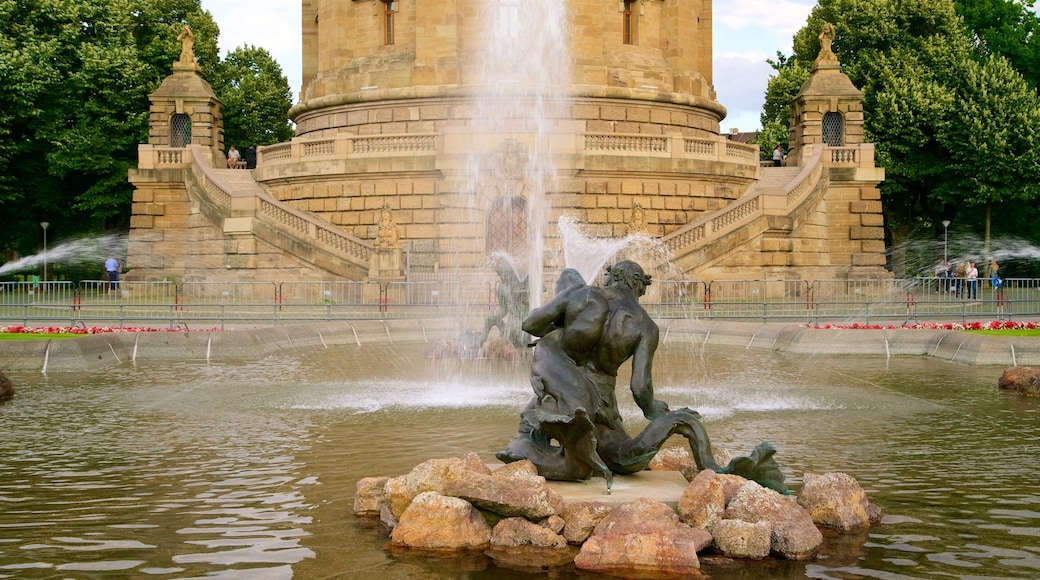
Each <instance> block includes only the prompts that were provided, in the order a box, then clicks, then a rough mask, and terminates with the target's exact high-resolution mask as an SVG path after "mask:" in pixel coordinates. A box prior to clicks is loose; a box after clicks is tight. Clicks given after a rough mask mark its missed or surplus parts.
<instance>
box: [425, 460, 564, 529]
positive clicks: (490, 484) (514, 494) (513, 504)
mask: <svg viewBox="0 0 1040 580" xmlns="http://www.w3.org/2000/svg"><path fill="white" fill-rule="evenodd" d="M464 475H465V476H464V477H457V478H452V479H449V480H447V481H446V482H445V486H444V492H443V493H444V494H445V495H450V496H454V497H459V498H462V499H464V500H466V501H468V502H470V503H472V504H473V505H475V506H477V507H479V508H481V509H485V510H487V511H490V512H492V513H495V514H498V515H502V516H506V517H514V516H519V517H522V518H527V519H529V520H531V521H538V520H542V519H545V518H547V517H549V516H552V515H555V514H558V513H560V512H561V511H563V496H561V495H560V494H559V493H557V492H555V491H553V490H552V489H549V485H548V484H547V483H546V482H545V478H544V477H542V476H540V475H538V468H537V467H535V466H534V464H533V463H531V462H530V461H528V460H526V459H525V460H523V461H516V462H513V463H509V464H506V465H505V466H503V467H500V468H498V469H496V470H495V471H494V473H491V474H490V475H485V474H483V473H477V472H473V471H469V472H466V473H465V474H464Z"/></svg>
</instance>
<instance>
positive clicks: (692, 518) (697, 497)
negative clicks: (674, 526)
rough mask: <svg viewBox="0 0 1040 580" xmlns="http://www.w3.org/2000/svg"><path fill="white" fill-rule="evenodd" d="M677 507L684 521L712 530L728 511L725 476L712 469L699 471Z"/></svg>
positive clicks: (693, 525)
mask: <svg viewBox="0 0 1040 580" xmlns="http://www.w3.org/2000/svg"><path fill="white" fill-rule="evenodd" d="M676 509H677V510H678V512H679V519H680V520H681V521H682V522H683V523H685V524H687V525H689V526H692V527H694V528H699V529H701V530H706V531H708V532H712V530H713V529H714V528H715V525H716V524H718V523H719V522H720V521H721V520H722V515H723V514H724V513H725V512H726V495H725V492H724V480H723V478H722V477H721V476H720V475H719V474H717V473H715V472H714V471H712V470H710V469H705V470H704V471H702V472H700V473H698V474H697V476H696V477H694V478H693V481H691V482H690V485H688V486H686V489H685V490H684V491H683V493H682V496H680V497H679V503H678V504H677V506H676Z"/></svg>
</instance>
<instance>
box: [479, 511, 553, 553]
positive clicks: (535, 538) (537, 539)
mask: <svg viewBox="0 0 1040 580" xmlns="http://www.w3.org/2000/svg"><path fill="white" fill-rule="evenodd" d="M491 545H492V546H493V547H496V548H519V547H522V546H532V547H535V548H555V549H563V548H566V547H567V540H565V539H564V537H563V536H561V535H560V534H557V533H556V532H554V531H552V529H550V528H547V527H544V526H541V525H539V524H536V523H533V522H530V521H528V520H525V519H524V518H506V519H504V520H502V521H500V522H498V523H497V524H495V527H494V529H493V530H492V531H491Z"/></svg>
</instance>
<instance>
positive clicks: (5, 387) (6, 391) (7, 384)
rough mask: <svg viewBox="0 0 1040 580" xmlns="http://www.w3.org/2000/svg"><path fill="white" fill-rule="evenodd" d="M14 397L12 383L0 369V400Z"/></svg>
mask: <svg viewBox="0 0 1040 580" xmlns="http://www.w3.org/2000/svg"><path fill="white" fill-rule="evenodd" d="M13 398H14V385H13V384H11V379H9V378H7V375H5V374H4V373H3V372H2V371H0V401H6V400H8V399H13Z"/></svg>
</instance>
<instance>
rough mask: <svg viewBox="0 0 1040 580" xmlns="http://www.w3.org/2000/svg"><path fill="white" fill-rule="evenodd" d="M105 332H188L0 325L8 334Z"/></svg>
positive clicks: (158, 329) (141, 327)
mask: <svg viewBox="0 0 1040 580" xmlns="http://www.w3.org/2000/svg"><path fill="white" fill-rule="evenodd" d="M105 332H188V331H187V330H186V329H182V328H151V327H148V326H127V327H113V326H0V333H8V334H102V333H105Z"/></svg>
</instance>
